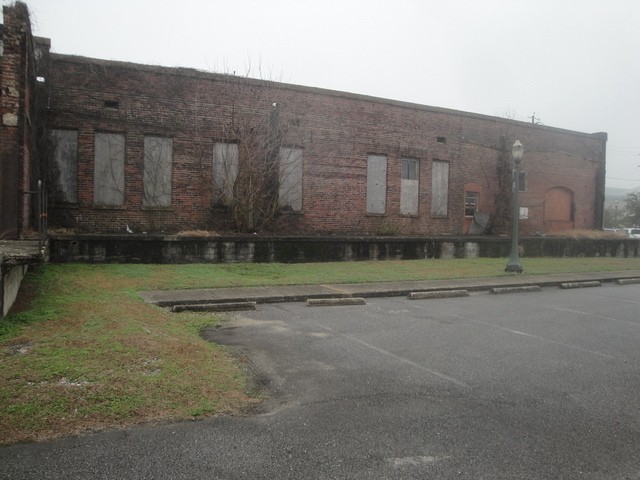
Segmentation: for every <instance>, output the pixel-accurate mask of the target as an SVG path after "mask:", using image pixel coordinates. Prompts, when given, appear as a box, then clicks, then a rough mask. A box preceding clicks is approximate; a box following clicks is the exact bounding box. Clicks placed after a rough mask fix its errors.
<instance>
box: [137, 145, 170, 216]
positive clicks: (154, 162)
mask: <svg viewBox="0 0 640 480" xmlns="http://www.w3.org/2000/svg"><path fill="white" fill-rule="evenodd" d="M172 163H173V140H172V139H171V138H165V137H144V175H143V183H144V194H143V199H142V204H143V205H144V206H145V207H169V206H171V168H172Z"/></svg>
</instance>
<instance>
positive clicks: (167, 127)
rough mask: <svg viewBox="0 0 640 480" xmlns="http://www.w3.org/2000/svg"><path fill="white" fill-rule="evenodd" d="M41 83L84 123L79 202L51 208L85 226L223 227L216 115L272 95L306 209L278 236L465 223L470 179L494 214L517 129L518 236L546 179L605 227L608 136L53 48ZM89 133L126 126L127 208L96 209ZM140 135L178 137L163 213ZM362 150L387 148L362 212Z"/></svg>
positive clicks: (580, 219) (535, 209)
mask: <svg viewBox="0 0 640 480" xmlns="http://www.w3.org/2000/svg"><path fill="white" fill-rule="evenodd" d="M50 85H51V106H52V114H53V117H52V127H53V128H66V129H77V130H78V132H79V136H78V203H77V205H57V206H54V211H55V212H56V213H58V218H59V219H62V218H66V219H67V221H68V222H69V225H68V226H75V227H77V228H78V229H79V230H81V231H105V232H106V231H111V232H112V231H122V230H124V227H125V225H129V226H130V227H131V228H133V229H134V230H136V231H149V232H150V233H151V232H152V231H153V232H159V231H165V232H175V231H180V230H193V229H216V230H220V231H224V230H226V229H228V228H229V224H228V219H227V218H225V215H224V213H222V212H220V211H215V210H213V209H212V202H213V192H212V181H213V180H212V178H211V176H212V150H213V144H214V142H215V141H220V140H223V137H224V128H223V125H224V123H225V122H228V121H229V119H230V118H231V116H232V115H233V114H234V112H235V111H236V110H237V109H239V108H243V107H250V108H255V109H258V110H263V111H264V114H265V115H266V114H267V112H268V111H269V109H270V108H271V106H272V104H273V103H274V102H275V103H277V104H278V105H279V108H280V109H281V112H282V113H281V115H282V118H283V119H284V120H285V121H287V122H292V123H291V124H292V125H297V126H294V127H293V128H292V131H291V138H290V140H291V144H292V145H297V146H302V147H303V148H304V173H303V211H302V213H300V214H290V215H284V216H283V217H282V218H281V221H280V223H279V224H278V226H277V228H276V231H278V232H279V233H331V232H335V233H360V234H363V233H366V234H375V233H380V232H387V233H397V234H407V235H438V234H459V233H462V232H463V229H464V185H465V184H467V183H476V184H478V185H479V186H481V188H482V193H481V197H480V209H481V210H482V211H484V212H486V213H492V212H493V211H494V207H495V201H496V200H495V197H496V195H497V193H498V187H497V169H498V163H499V158H500V148H501V147H500V145H501V141H502V140H501V139H502V137H505V138H506V144H507V145H508V146H509V148H510V146H511V144H512V143H513V142H514V141H515V140H516V139H519V140H520V141H521V142H522V143H523V144H524V145H525V157H524V160H523V163H522V169H523V170H524V171H526V172H527V178H528V189H527V191H526V192H524V193H522V194H521V196H520V198H521V204H522V205H523V206H526V207H528V208H529V219H527V220H523V221H522V227H521V228H522V231H523V232H524V233H531V232H535V231H543V230H544V219H543V212H544V208H543V207H544V205H543V204H544V199H545V192H546V191H547V190H548V189H549V188H552V187H555V186H561V187H564V188H566V189H569V190H571V191H572V192H573V193H574V199H575V222H574V223H575V225H574V227H575V228H599V227H600V226H601V225H600V223H599V222H600V221H599V219H600V218H601V215H602V200H601V198H600V196H599V195H601V193H602V192H601V190H603V188H604V183H603V182H604V181H603V178H604V176H603V174H602V173H603V171H604V162H605V153H604V152H605V142H606V136H602V135H588V134H582V133H577V132H570V131H565V130H560V129H554V128H549V127H543V126H534V125H529V124H527V123H522V122H515V121H511V120H506V119H499V118H494V117H488V116H481V115H475V114H469V113H464V112H457V111H452V110H446V109H439V108H431V107H425V106H421V105H414V104H407V103H401V102H394V101H389V100H382V99H375V98H371V97H364V96H358V95H352V94H347V93H341V92H332V91H327V90H321V89H314V88H307V87H297V86H291V85H282V84H272V83H267V82H260V81H254V80H247V79H242V78H237V77H230V76H224V75H215V74H208V73H202V72H197V71H193V70H186V69H171V68H160V67H149V66H142V65H133V64H126V63H120V62H109V61H101V60H93V59H85V58H78V57H71V56H64V55H52V63H51V74H50ZM105 101H116V102H118V108H117V109H113V108H106V107H105ZM96 131H107V132H119V133H124V134H125V143H126V145H125V164H126V165H125V172H126V179H125V182H126V186H125V204H124V206H123V207H122V208H117V209H98V208H94V207H93V167H94V165H93V162H94V160H93V156H94V132H96ZM145 135H164V136H169V137H171V138H173V177H172V185H173V193H172V208H171V209H169V210H146V209H143V207H142V167H143V139H144V136H145ZM439 137H442V138H443V139H444V143H443V141H442V140H441V141H438V138H439ZM369 154H384V155H386V156H387V159H388V168H387V213H386V214H385V215H383V216H380V215H378V216H369V215H366V181H367V179H366V174H367V156H368V155H369ZM404 156H409V157H412V158H417V159H419V161H420V167H419V168H420V170H419V182H420V198H419V214H418V215H417V216H410V217H409V216H402V215H400V165H401V158H402V157H404ZM509 156H510V154H509ZM434 160H441V161H447V162H449V164H450V172H449V177H450V178H449V215H448V216H447V218H432V216H431V190H432V187H431V181H432V179H431V165H432V162H433V161H434ZM599 171H600V173H598V172H599ZM599 175H600V176H599ZM62 214H64V215H62ZM69 219H72V221H70V220H69Z"/></svg>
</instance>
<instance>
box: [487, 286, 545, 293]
mask: <svg viewBox="0 0 640 480" xmlns="http://www.w3.org/2000/svg"><path fill="white" fill-rule="evenodd" d="M541 290H542V288H541V287H540V285H523V286H520V287H498V288H492V289H491V290H490V292H491V293H495V294H500V293H520V292H539V291H541Z"/></svg>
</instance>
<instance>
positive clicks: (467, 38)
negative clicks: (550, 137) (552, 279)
mask: <svg viewBox="0 0 640 480" xmlns="http://www.w3.org/2000/svg"><path fill="white" fill-rule="evenodd" d="M25 1H26V3H27V5H29V7H30V9H31V13H32V22H33V29H34V33H35V34H36V35H39V36H43V37H48V38H50V39H51V46H52V50H53V51H54V52H58V53H65V54H75V55H84V56H89V57H96V58H104V59H112V60H123V61H131V62H137V63H145V64H156V65H166V66H182V67H192V68H198V69H203V70H211V71H217V72H224V73H232V72H233V71H235V72H236V73H237V74H245V73H246V72H247V70H248V69H250V72H249V74H250V76H254V77H261V78H270V79H273V80H280V81H284V82H287V83H294V84H300V85H310V86H315V87H322V88H329V89H334V90H341V91H346V92H353V93H361V94H365V95H373V96H376V97H383V98H390V99H395V100H403V101H408V102H415V103H421V104H425V105H433V106H439V107H446V108H453V109H457V110H464V111H469V112H475V113H483V114H487V115H497V116H506V117H509V118H514V119H517V120H524V121H531V116H532V115H534V114H535V121H537V122H541V123H543V124H544V125H548V126H553V127H559V128H566V129H569V130H577V131H581V132H587V133H593V132H600V131H605V132H607V133H608V134H609V142H608V149H607V186H608V187H622V188H635V187H640V167H639V165H640V1H638V0H422V1H420V0H389V1H383V0H318V1H310V0H309V1H305V0H231V1H229V0H211V1H206V0H171V1H168V0H109V1H108V2H106V1H102V0H30V1H29V0H25ZM8 3H11V2H9V1H7V0H3V4H4V5H6V4H8ZM525 148H526V145H525ZM524 161H526V152H525V160H524Z"/></svg>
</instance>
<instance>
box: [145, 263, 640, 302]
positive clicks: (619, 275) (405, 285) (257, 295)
mask: <svg viewBox="0 0 640 480" xmlns="http://www.w3.org/2000/svg"><path fill="white" fill-rule="evenodd" d="M614 282H615V283H616V284H618V285H627V284H633V283H640V270H631V271H623V272H594V273H590V274H584V273H576V274H550V275H538V276H529V277H526V276H525V277H521V276H514V277H509V276H507V277H497V278H476V279H458V280H444V281H437V280H435V281H425V282H420V281H407V282H381V283H365V284H328V285H297V286H295V285H294V286H292V285H290V286H280V287H238V288H233V287H231V288H221V289H220V288H219V289H197V290H174V291H161V290H160V291H158V290H156V291H147V292H139V294H140V296H141V297H142V298H143V299H144V301H145V302H147V303H151V304H154V305H157V306H159V307H166V308H171V307H173V306H179V305H180V306H181V305H210V304H219V303H225V304H229V303H244V302H255V303H256V304H262V303H287V302H306V301H307V300H310V299H314V300H319V299H334V300H330V301H329V303H332V302H335V301H336V300H335V299H343V301H345V300H344V299H352V298H363V299H367V298H379V297H400V296H404V297H407V296H408V295H411V294H414V293H415V294H418V293H420V294H421V295H420V296H422V294H423V293H425V292H434V293H432V295H435V297H431V296H430V295H427V296H426V297H424V298H443V297H442V295H443V294H442V293H441V292H444V291H455V290H465V291H466V292H468V293H474V292H482V291H485V292H493V293H507V292H525V291H535V290H537V289H541V288H545V287H556V288H558V287H561V288H583V287H590V286H601V284H604V283H614ZM627 282H628V283H627ZM531 287H533V288H531ZM496 289H506V290H496ZM494 290H495V291H494ZM416 299H417V298H416ZM350 301H351V300H346V303H343V305H345V304H348V303H349V302H350ZM225 308H226V307H220V311H224V309H225Z"/></svg>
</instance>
